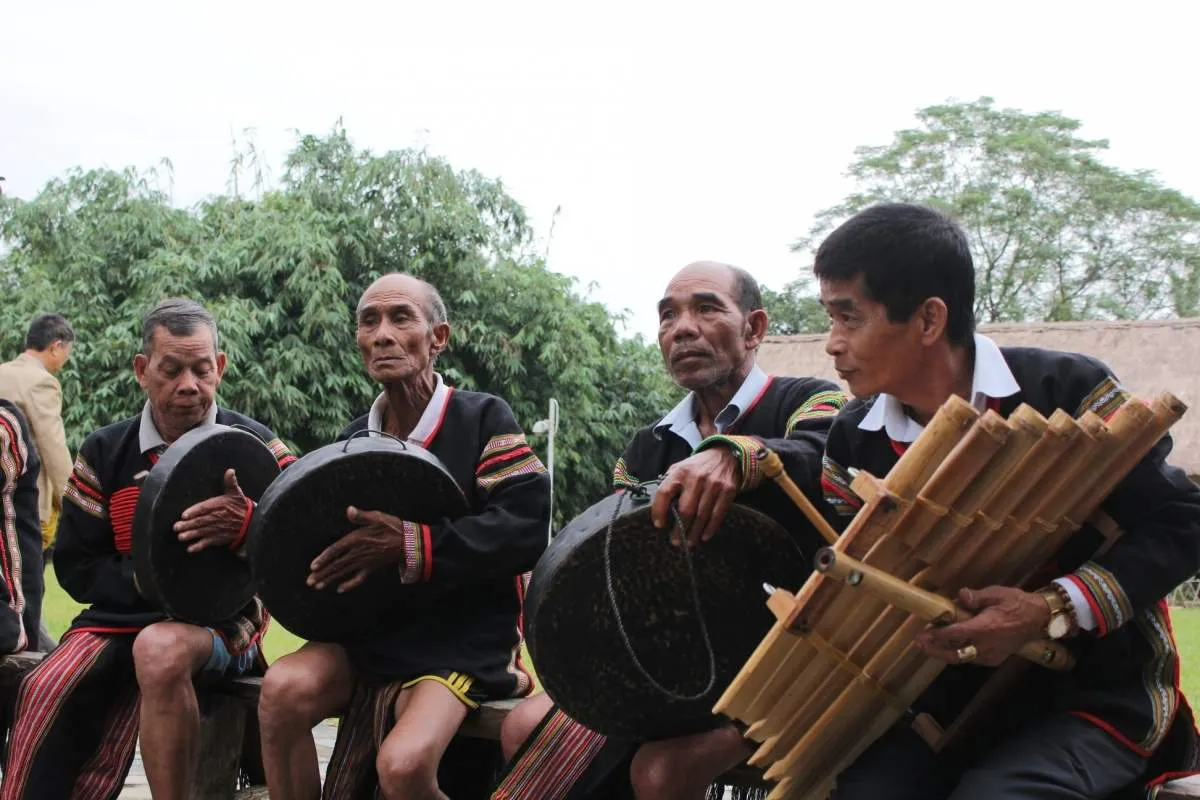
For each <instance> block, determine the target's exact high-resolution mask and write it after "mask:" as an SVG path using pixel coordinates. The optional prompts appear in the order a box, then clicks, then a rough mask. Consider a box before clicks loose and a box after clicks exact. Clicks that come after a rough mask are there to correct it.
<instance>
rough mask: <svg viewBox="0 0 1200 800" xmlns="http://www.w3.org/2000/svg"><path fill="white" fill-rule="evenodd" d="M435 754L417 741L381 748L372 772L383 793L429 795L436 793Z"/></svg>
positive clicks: (386, 794) (389, 796)
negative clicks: (376, 775)
mask: <svg viewBox="0 0 1200 800" xmlns="http://www.w3.org/2000/svg"><path fill="white" fill-rule="evenodd" d="M437 762H438V754H437V753H436V752H434V751H433V750H432V749H430V748H428V747H425V746H423V745H421V744H419V743H412V744H408V743H406V744H402V745H396V746H391V747H387V746H385V747H382V748H380V750H379V754H378V755H377V756H376V757H375V771H376V772H377V773H378V775H379V788H380V790H381V791H382V793H383V796H384V797H386V798H388V800H392V798H401V797H428V796H431V795H432V796H436V794H437V767H438V764H437Z"/></svg>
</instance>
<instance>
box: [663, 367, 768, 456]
mask: <svg viewBox="0 0 1200 800" xmlns="http://www.w3.org/2000/svg"><path fill="white" fill-rule="evenodd" d="M769 381H770V378H769V377H768V376H767V373H765V372H763V370H762V368H761V367H759V366H758V365H757V364H755V365H754V369H752V370H750V374H749V375H747V376H746V379H745V380H744V381H742V385H741V386H739V387H738V390H737V391H736V392H735V393H734V395H733V397H731V398H730V399H729V402H728V403H727V404H726V406H725V407H724V408H723V409H721V413H719V414H717V417H716V419H714V420H713V426H714V427H716V429H717V433H724V432H725V429H726V428H728V427H729V426H730V425H732V424H733V423H734V422H736V421H737V420H738V418H739V417H741V416H742V414H745V413H746V412H747V411H748V410H749V409H750V406H751V405H752V404H753V403H754V401H755V400H756V399H757V398H758V396H759V395H760V394H762V390H763V389H764V388H766V385H767V383H768V382H769ZM664 430H670V431H671V433H673V434H675V435H676V436H678V437H679V438H681V439H683V440H684V441H685V442H687V443H688V444H689V445H691V447H692V449H693V450H694V449H695V448H696V446H697V445H698V444H700V442H701V441H702V439H703V437H702V436H701V435H700V426H699V425H698V424H697V423H696V393H695V392H688V393H687V397H684V398H683V399H682V400H680V401H679V405H677V406H675V407H674V408H673V409H671V410H670V411H668V412H667V415H666V416H665V417H663V418H662V419H661V420H659V422H658V424H657V425H655V426H654V434H655V435H656V436H658V437H659V438H662V433H663V431H664Z"/></svg>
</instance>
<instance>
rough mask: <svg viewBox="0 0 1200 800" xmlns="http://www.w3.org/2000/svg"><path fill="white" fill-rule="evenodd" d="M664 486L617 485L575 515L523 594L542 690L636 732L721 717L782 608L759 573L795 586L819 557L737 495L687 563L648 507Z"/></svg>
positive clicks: (614, 732)
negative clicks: (722, 702)
mask: <svg viewBox="0 0 1200 800" xmlns="http://www.w3.org/2000/svg"><path fill="white" fill-rule="evenodd" d="M656 491H657V484H647V485H645V486H643V487H642V488H641V489H638V490H633V491H626V492H623V493H619V494H615V495H612V496H610V497H607V498H605V499H604V500H602V501H600V502H599V503H596V504H595V505H593V506H592V507H591V508H589V509H588V510H587V511H585V512H583V513H582V514H580V515H579V516H578V517H576V518H575V519H573V520H572V521H571V522H570V523H568V524H567V525H566V527H564V528H563V529H562V530H561V531H560V532H559V533H558V535H557V536H556V537H555V539H554V541H553V542H552V543H551V544H550V547H549V548H547V550H546V552H545V554H544V555H543V556H542V558H541V560H540V561H539V562H538V565H537V567H536V568H535V569H534V572H533V577H532V579H531V581H530V585H529V592H528V595H527V597H526V600H525V625H526V627H525V633H526V639H527V642H528V644H529V652H530V655H531V656H532V658H533V663H534V667H535V668H536V669H537V674H538V678H539V680H540V681H541V682H542V685H543V686H544V687H545V689H546V693H547V694H549V695H550V697H551V698H552V699H553V700H554V701H555V702H556V703H558V704H559V705H560V706H561V707H562V709H563V710H564V711H566V712H567V713H568V714H569V715H570V716H571V717H573V718H574V719H576V720H578V721H579V722H581V723H583V724H584V725H586V726H587V727H588V728H591V729H592V730H594V731H597V732H599V733H603V734H606V735H608V736H614V737H618V738H622V739H632V740H637V741H649V740H654V739H663V738H669V737H672V736H682V735H686V734H690V733H698V732H700V731H704V730H708V729H711V728H713V727H715V726H716V725H717V724H718V719H717V718H716V717H715V716H713V713H712V707H713V705H714V704H715V703H716V701H717V698H718V697H720V695H721V692H723V691H724V690H725V687H726V686H728V685H729V682H730V681H731V680H732V679H733V678H734V676H736V674H737V672H738V670H740V669H741V667H742V665H743V664H744V663H745V661H746V659H747V658H748V657H749V656H750V654H751V652H753V650H754V648H755V647H756V646H757V645H758V643H759V641H761V640H762V637H763V635H764V634H765V633H766V632H767V631H768V630H769V629H770V627H771V625H772V623H773V622H774V618H773V616H772V615H771V613H770V611H768V610H767V606H766V599H767V598H766V594H765V592H764V591H763V583H764V582H765V583H771V584H772V585H775V586H784V587H793V588H794V587H797V586H799V585H800V584H802V583H803V582H804V578H805V577H806V576H807V575H808V573H809V572H810V571H811V567H810V565H809V559H807V558H805V556H804V554H803V553H802V552H801V550H800V548H799V547H798V546H797V545H796V544H795V542H794V541H793V540H792V538H791V537H790V536H789V535H788V534H787V532H786V531H785V530H784V529H783V527H782V526H781V525H779V524H778V523H776V522H775V521H774V520H772V519H771V518H770V517H768V516H766V515H764V514H762V513H760V512H758V511H755V510H754V509H751V508H749V507H747V506H744V505H737V504H735V505H734V506H732V507H731V508H730V510H729V513H728V514H727V515H726V517H725V520H724V523H723V524H722V526H721V530H720V531H718V532H717V534H716V535H715V536H713V538H712V539H710V540H709V541H707V542H703V543H701V544H699V545H698V546H696V547H694V548H692V549H691V551H690V557H691V570H690V572H689V568H688V561H687V559H686V554H685V552H684V549H683V548H682V547H681V546H678V545H674V544H671V542H670V531H669V530H666V529H664V530H659V529H657V528H655V527H654V526H653V523H652V522H651V521H650V503H651V500H652V499H653V497H654V494H655V492H656ZM614 514H615V518H614ZM610 525H611V541H610V542H609V553H608V559H607V563H608V567H609V569H608V570H607V574H606V569H605V561H606V559H605V540H606V538H608V537H609V529H610ZM693 576H694V585H695V590H693ZM609 579H611V587H612V595H613V596H614V597H615V599H616V608H617V612H618V613H614V609H613V601H612V599H611V598H610V592H609ZM697 595H698V597H699V608H700V613H699V616H698V615H697V610H696V609H697V601H696V598H697ZM618 615H619V620H620V622H619V623H618ZM702 622H703V626H702V624H701V623H702ZM622 627H623V628H624V634H622V630H621V629H622ZM706 634H707V640H708V642H710V643H711V648H712V653H713V659H712V662H715V676H714V675H712V670H711V669H710V656H709V647H708V644H707V643H706ZM631 651H632V653H631ZM635 658H636V662H640V667H639V665H638V663H636V662H635ZM655 684H657V686H656V685H655Z"/></svg>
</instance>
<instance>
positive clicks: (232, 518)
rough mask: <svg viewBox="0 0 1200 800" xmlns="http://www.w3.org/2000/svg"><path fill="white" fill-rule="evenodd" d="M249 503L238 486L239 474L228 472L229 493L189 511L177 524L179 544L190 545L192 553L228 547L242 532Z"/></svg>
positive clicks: (226, 492)
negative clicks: (208, 548)
mask: <svg viewBox="0 0 1200 800" xmlns="http://www.w3.org/2000/svg"><path fill="white" fill-rule="evenodd" d="M248 502H249V501H247V500H246V495H244V494H242V488H241V487H240V486H238V482H237V473H236V472H234V471H233V470H232V469H227V470H225V493H224V494H222V495H219V496H217V497H212V498H209V499H208V500H204V501H202V502H199V503H196V504H195V505H194V506H191V507H189V508H188V509H187V510H186V511H184V512H183V515H182V516H180V518H179V522H176V523H175V533H176V534H178V536H179V541H181V542H190V543H191V544H189V545H188V552H189V553H198V552H200V551H201V550H203V549H204V548H206V547H228V546H229V545H231V544H233V542H234V540H235V539H237V537H238V534H240V533H241V532H242V523H243V521H244V520H245V519H246V507H247V504H248Z"/></svg>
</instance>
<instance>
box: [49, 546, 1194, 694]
mask: <svg viewBox="0 0 1200 800" xmlns="http://www.w3.org/2000/svg"><path fill="white" fill-rule="evenodd" d="M81 608H83V607H82V606H81V605H79V604H78V603H76V602H75V601H74V600H72V599H71V598H70V597H69V596H68V595H67V593H66V592H64V591H63V590H62V588H61V587H60V586H59V585H58V582H57V581H55V580H54V571H53V570H46V598H45V600H44V601H43V603H42V618H43V619H44V620H45V621H46V627H47V628H49V630H50V634H51V635H52V636H54V638H55V639H57V638H59V637H60V636H62V634H63V631H65V630H66V629H67V626H68V625H70V624H71V620H72V619H74V618H75V615H76V614H78V613H79V611H80V609H81ZM1171 623H1172V626H1173V627H1174V629H1175V641H1176V643H1177V644H1178V645H1179V654H1180V662H1181V667H1182V668H1181V674H1180V678H1181V681H1182V683H1183V693H1184V695H1185V696H1187V698H1188V699H1189V701H1191V702H1192V705H1193V706H1195V705H1196V701H1198V700H1200V608H1176V609H1172V611H1171ZM302 644H304V640H303V639H301V638H300V637H298V636H296V635H295V634H293V633H291V632H290V631H288V630H287V629H285V628H284V627H283V626H282V625H280V624H279V623H278V622H274V621H272V623H271V627H270V628H268V629H267V636H266V639H265V640H264V642H263V650H264V652H265V653H266V655H267V660H268V661H274V660H275V659H277V658H279V657H280V656H284V655H287V654H288V653H291V652H293V651H294V650H296V649H298V648H299V647H300V645H302ZM526 655H527V656H528V654H526ZM526 663H528V661H526Z"/></svg>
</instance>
